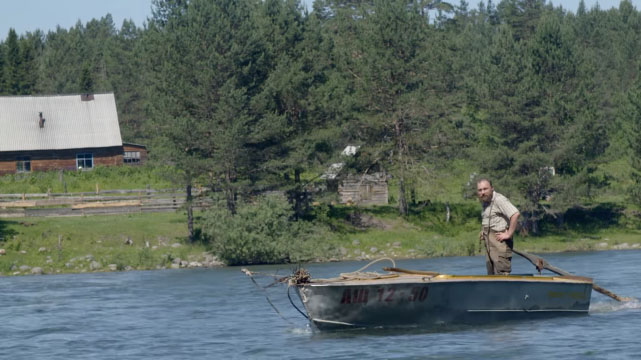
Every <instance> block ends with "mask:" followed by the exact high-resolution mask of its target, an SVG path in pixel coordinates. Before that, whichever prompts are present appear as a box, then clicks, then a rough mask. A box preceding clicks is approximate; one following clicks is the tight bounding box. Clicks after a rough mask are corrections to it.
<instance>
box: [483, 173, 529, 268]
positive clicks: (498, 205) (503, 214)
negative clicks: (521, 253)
mask: <svg viewBox="0 0 641 360" xmlns="http://www.w3.org/2000/svg"><path fill="white" fill-rule="evenodd" d="M476 191H477V195H478V197H479V200H480V201H481V204H482V205H483V212H482V221H481V224H482V226H483V230H482V231H481V234H480V235H481V240H482V241H483V242H484V243H485V250H486V258H485V265H486V267H487V273H488V275H509V274H510V272H511V271H512V248H513V246H514V242H513V239H512V238H513V236H514V231H515V230H516V224H517V221H518V219H519V215H521V214H520V213H519V210H518V209H517V208H516V207H515V206H514V205H512V203H511V202H510V200H508V198H506V197H505V196H503V195H501V194H499V193H497V192H496V191H494V188H493V187H492V182H491V181H490V180H488V179H481V180H479V181H478V182H477V183H476Z"/></svg>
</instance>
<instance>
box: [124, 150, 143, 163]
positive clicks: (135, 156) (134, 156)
mask: <svg viewBox="0 0 641 360" xmlns="http://www.w3.org/2000/svg"><path fill="white" fill-rule="evenodd" d="M122 159H123V162H124V163H125V164H133V163H139V162H140V151H125V155H124V156H123V157H122Z"/></svg>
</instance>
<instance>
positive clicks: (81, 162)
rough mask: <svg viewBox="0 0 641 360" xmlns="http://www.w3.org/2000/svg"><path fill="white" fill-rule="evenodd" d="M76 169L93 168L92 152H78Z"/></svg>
mask: <svg viewBox="0 0 641 360" xmlns="http://www.w3.org/2000/svg"><path fill="white" fill-rule="evenodd" d="M76 169H78V170H85V169H93V154H92V153H83V154H76Z"/></svg>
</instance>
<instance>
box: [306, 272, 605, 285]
mask: <svg viewBox="0 0 641 360" xmlns="http://www.w3.org/2000/svg"><path fill="white" fill-rule="evenodd" d="M387 275H389V274H381V276H382V277H381V278H340V277H338V278H327V279H311V280H310V282H309V283H303V284H296V285H297V286H354V285H361V286H366V285H388V284H389V285H391V284H410V283H426V284H427V283H459V282H507V283H509V282H530V283H550V282H552V283H566V284H567V283H570V284H589V285H592V284H593V280H592V278H589V277H583V276H574V275H572V276H559V275H557V276H541V275H449V274H439V275H434V276H426V275H417V274H398V276H393V277H390V276H387Z"/></svg>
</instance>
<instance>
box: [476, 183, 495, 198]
mask: <svg viewBox="0 0 641 360" xmlns="http://www.w3.org/2000/svg"><path fill="white" fill-rule="evenodd" d="M476 195H477V196H478V197H479V200H481V201H482V202H484V203H489V202H490V201H492V195H494V188H493V187H492V182H491V181H490V180H488V179H481V180H479V181H477V182H476Z"/></svg>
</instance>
